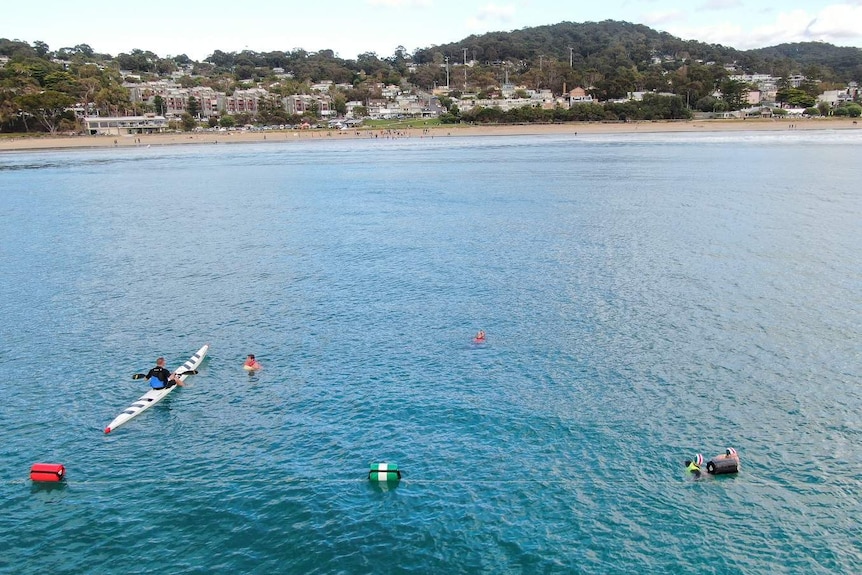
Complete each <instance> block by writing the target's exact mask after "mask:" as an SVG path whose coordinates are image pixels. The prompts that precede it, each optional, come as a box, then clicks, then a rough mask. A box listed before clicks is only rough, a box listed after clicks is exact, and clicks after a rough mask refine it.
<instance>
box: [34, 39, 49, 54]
mask: <svg viewBox="0 0 862 575" xmlns="http://www.w3.org/2000/svg"><path fill="white" fill-rule="evenodd" d="M33 49H35V50H36V55H37V56H39V57H40V58H44V57H45V56H46V55H47V54H48V52H50V48H49V47H48V45H47V44H46V43H45V42H42V41H41V40H36V41H35V42H33Z"/></svg>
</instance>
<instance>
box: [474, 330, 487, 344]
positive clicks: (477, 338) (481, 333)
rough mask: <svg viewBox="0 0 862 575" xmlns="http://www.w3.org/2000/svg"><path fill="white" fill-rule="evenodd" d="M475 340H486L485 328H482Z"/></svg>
mask: <svg viewBox="0 0 862 575" xmlns="http://www.w3.org/2000/svg"><path fill="white" fill-rule="evenodd" d="M473 341H485V330H482V329H480V330H479V333H477V334H476V337H474V338H473Z"/></svg>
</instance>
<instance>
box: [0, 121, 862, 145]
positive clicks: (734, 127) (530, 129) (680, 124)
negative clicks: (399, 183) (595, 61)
mask: <svg viewBox="0 0 862 575" xmlns="http://www.w3.org/2000/svg"><path fill="white" fill-rule="evenodd" d="M857 129H860V125H858V124H857V122H856V121H855V120H852V119H844V118H841V119H837V118H829V119H825V118H821V119H800V120H787V119H781V120H778V119H769V120H767V119H758V120H755V119H748V120H690V121H661V122H628V123H602V122H583V123H570V124H523V125H481V126H478V125H475V126H465V125H453V126H438V127H433V128H409V129H399V130H379V129H371V128H360V129H357V130H346V131H344V130H321V129H317V130H284V131H271V130H270V131H254V132H251V131H234V132H194V133H165V134H130V135H121V136H53V137H52V136H36V135H33V136H9V137H0V152H9V151H22V150H50V149H64V148H111V147H117V148H120V147H122V148H126V147H140V146H169V145H182V144H186V145H187V144H240V143H250V142H255V143H261V142H285V141H287V142H302V141H309V140H315V139H321V138H338V139H357V138H375V137H376V138H432V137H453V136H516V135H542V134H572V135H577V134H638V133H640V134H643V133H659V132H660V133H674V132H683V133H691V132H704V133H707V132H731V131H793V130H857Z"/></svg>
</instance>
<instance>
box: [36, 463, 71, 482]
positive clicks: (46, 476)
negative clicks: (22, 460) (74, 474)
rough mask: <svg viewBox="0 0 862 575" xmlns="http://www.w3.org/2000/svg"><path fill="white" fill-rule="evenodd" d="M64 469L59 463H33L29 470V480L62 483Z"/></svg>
mask: <svg viewBox="0 0 862 575" xmlns="http://www.w3.org/2000/svg"><path fill="white" fill-rule="evenodd" d="M65 476H66V468H65V467H63V465H62V464H60V463H34V464H33V467H31V468H30V479H31V480H33V481H47V482H52V483H57V482H58V481H63V478H64V477H65Z"/></svg>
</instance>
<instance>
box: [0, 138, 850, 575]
mask: <svg viewBox="0 0 862 575" xmlns="http://www.w3.org/2000/svg"><path fill="white" fill-rule="evenodd" d="M860 145H862V131H859V132H855V131H854V132H828V131H824V132H819V133H795V132H792V131H787V132H784V133H772V134H765V133H738V134H732V135H716V134H714V135H680V134H676V135H667V136H663V135H653V136H650V135H641V136H632V135H626V136H588V137H584V136H578V137H488V138H484V137H472V138H458V137H437V138H433V139H432V138H426V139H418V138H414V139H403V140H384V139H376V140H353V141H342V140H339V139H338V138H331V139H322V140H321V141H317V142H306V143H303V144H297V143H294V142H285V143H268V144H261V145H257V144H250V145H232V146H225V145H214V146H206V147H204V146H186V147H161V148H149V149H147V148H139V149H134V150H125V149H124V150H92V151H69V152H42V153H14V154H3V155H0V275H2V282H0V389H2V392H3V400H2V402H0V439H2V441H0V572H2V573H3V574H6V573H15V574H17V573H22V574H23V573H52V574H66V573H68V574H81V573H87V574H89V573H93V574H100V575H103V574H134V573H183V574H185V573H189V574H204V573H231V574H233V573H236V574H245V573H253V574H266V575H269V574H274V573H303V574H306V573H320V574H329V573H345V574H353V573H375V574H376V573H416V574H435V573H589V574H605V573H716V574H725V573H727V574H735V573H746V574H748V573H763V574H775V573H788V574H797V573H799V574H802V573H804V574H812V573H814V574H817V573H823V574H830V575H832V574H834V573H860V572H862V543H860V533H862V515H860V514H862V387H860V384H862V369H860V362H862V353H860V349H862V311H860V310H862V255H860V254H862V193H860V175H862V171H860V168H859V150H860V149H862V148H860ZM479 329H484V330H485V331H486V332H487V334H488V336H487V342H486V343H484V344H481V345H476V344H473V343H472V342H471V338H472V336H473V334H474V333H475V332H476V331H477V330H479ZM204 343H210V344H211V350H210V355H209V357H208V358H207V360H206V361H205V362H204V364H203V366H202V367H201V369H200V374H199V375H196V376H193V377H191V378H189V380H188V382H187V383H188V385H187V386H186V387H185V388H183V389H180V390H177V391H175V392H174V393H172V394H171V395H170V396H169V397H168V398H167V399H166V400H165V401H164V402H162V403H160V404H158V405H157V406H155V407H153V408H152V409H151V410H149V411H147V412H146V413H144V414H143V415H141V416H139V417H138V418H136V419H134V420H132V421H131V422H130V423H128V424H126V425H125V426H124V427H121V428H120V429H119V430H117V431H115V432H114V433H111V434H110V435H105V434H104V433H103V429H104V427H105V425H106V424H107V423H108V422H109V421H111V420H112V419H113V418H114V416H116V415H117V414H118V413H119V412H120V411H122V410H123V409H124V408H125V407H126V406H127V405H128V404H129V403H131V402H132V401H133V400H134V399H136V398H137V397H138V396H139V395H141V394H142V393H143V392H144V391H145V389H146V384H145V382H142V381H133V380H132V379H131V375H132V374H134V373H136V372H141V371H146V370H147V369H148V368H150V367H151V366H152V365H153V363H154V360H155V358H156V357H157V356H159V355H164V356H165V357H166V358H167V360H168V364H169V366H177V365H179V364H180V363H181V362H183V361H184V360H186V359H187V358H188V357H189V356H190V355H191V354H192V353H194V352H195V351H196V350H197V349H198V348H199V347H200V346H201V345H203V344H204ZM248 353H254V354H256V355H257V357H258V359H259V360H260V361H261V363H262V364H263V365H264V369H263V370H262V371H260V372H259V373H257V374H256V375H253V376H249V375H248V374H247V373H246V372H244V371H243V370H242V368H241V365H242V362H243V360H244V358H245V355H246V354H248ZM727 446H733V447H735V448H736V449H737V450H738V451H739V453H740V456H741V458H742V469H741V472H740V473H739V474H738V475H736V476H721V477H717V478H709V479H705V480H702V481H693V480H692V479H691V477H688V476H686V473H685V471H684V469H683V466H682V461H683V459H685V458H688V457H692V456H693V455H694V454H695V453H697V452H703V454H704V455H705V456H706V458H707V459H708V458H710V457H711V456H712V455H714V454H717V453H720V452H723V451H724V449H725V447H727ZM36 462H59V463H63V464H65V465H66V468H67V471H68V481H67V482H66V484H65V485H64V486H62V487H59V488H54V489H51V488H46V487H39V486H34V485H33V484H31V482H30V481H29V479H28V477H29V469H30V466H31V465H32V464H33V463H36ZM372 462H395V463H398V464H399V466H400V467H401V469H403V470H404V473H405V475H404V479H403V480H402V481H401V483H400V484H398V485H397V486H390V487H389V488H388V489H387V488H382V487H380V486H378V485H374V484H370V483H369V482H368V480H367V470H368V465H369V463H372Z"/></svg>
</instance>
